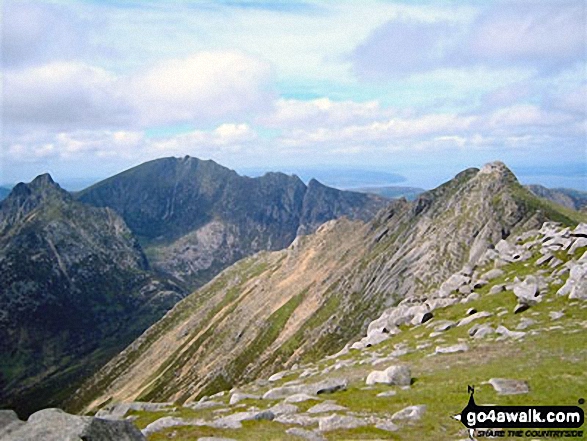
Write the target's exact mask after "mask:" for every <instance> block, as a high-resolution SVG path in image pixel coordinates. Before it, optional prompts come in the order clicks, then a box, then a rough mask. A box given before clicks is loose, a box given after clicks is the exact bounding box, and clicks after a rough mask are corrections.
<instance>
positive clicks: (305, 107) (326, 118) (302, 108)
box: [259, 97, 393, 128]
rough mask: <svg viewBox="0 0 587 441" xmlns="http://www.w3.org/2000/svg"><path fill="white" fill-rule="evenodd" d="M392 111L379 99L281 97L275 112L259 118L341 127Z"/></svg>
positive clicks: (283, 124) (290, 124)
mask: <svg viewBox="0 0 587 441" xmlns="http://www.w3.org/2000/svg"><path fill="white" fill-rule="evenodd" d="M392 113H393V111H392V110H389V109H383V108H382V107H381V105H380V104H379V102H378V101H366V102H356V101H350V100H345V101H335V100H331V99H330V98H328V97H322V98H317V99H313V100H307V101H305V100H294V99H279V100H277V102H276V103H275V106H274V110H273V113H272V114H270V115H268V116H266V117H263V118H260V119H259V122H260V123H262V124H264V125H266V126H268V127H272V128H282V127H287V128H294V127H305V126H307V125H308V124H312V125H319V126H326V127H330V126H335V127H339V126H342V125H345V124H350V123H353V124H356V123H358V122H362V121H370V120H373V119H377V118H381V117H384V116H391V115H392Z"/></svg>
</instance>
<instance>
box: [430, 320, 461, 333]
mask: <svg viewBox="0 0 587 441" xmlns="http://www.w3.org/2000/svg"><path fill="white" fill-rule="evenodd" d="M456 325H457V323H456V322H453V321H452V320H442V321H439V322H436V323H435V325H434V330H435V331H436V332H444V331H448V330H449V329H450V328H454V327H455V326H456Z"/></svg>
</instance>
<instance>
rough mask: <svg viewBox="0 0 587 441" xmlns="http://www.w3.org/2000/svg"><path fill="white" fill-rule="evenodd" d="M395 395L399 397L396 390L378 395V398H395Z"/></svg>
mask: <svg viewBox="0 0 587 441" xmlns="http://www.w3.org/2000/svg"><path fill="white" fill-rule="evenodd" d="M395 395H397V391H395V390H388V391H385V392H381V393H378V394H377V396H378V397H380V398H386V397H393V396H395Z"/></svg>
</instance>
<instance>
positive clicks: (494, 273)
mask: <svg viewBox="0 0 587 441" xmlns="http://www.w3.org/2000/svg"><path fill="white" fill-rule="evenodd" d="M504 274H505V273H504V272H503V270H501V269H499V268H494V269H491V270H489V271H487V272H486V273H484V274H482V275H481V279H484V280H487V281H489V280H493V279H497V278H498V277H502V276H503V275H504Z"/></svg>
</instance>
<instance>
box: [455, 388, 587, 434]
mask: <svg viewBox="0 0 587 441" xmlns="http://www.w3.org/2000/svg"><path fill="white" fill-rule="evenodd" d="M468 392H469V403H468V404H467V406H466V407H465V408H464V409H463V411H462V412H461V413H460V414H458V415H455V416H453V418H454V419H456V420H459V421H460V422H461V423H463V424H464V425H465V427H467V429H469V438H470V439H474V435H475V436H477V437H479V438H482V437H494V438H500V437H506V436H507V437H532V438H583V435H584V433H583V430H576V429H579V428H580V427H581V426H582V425H583V423H584V422H585V415H584V412H583V409H581V408H580V407H579V406H478V405H477V404H476V403H475V397H474V393H475V388H474V387H472V386H468ZM579 403H580V404H583V403H584V400H583V399H580V400H579ZM573 429H575V430H573Z"/></svg>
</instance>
